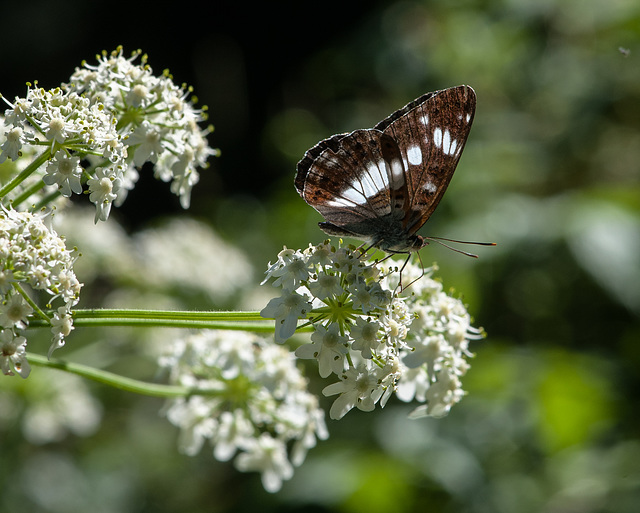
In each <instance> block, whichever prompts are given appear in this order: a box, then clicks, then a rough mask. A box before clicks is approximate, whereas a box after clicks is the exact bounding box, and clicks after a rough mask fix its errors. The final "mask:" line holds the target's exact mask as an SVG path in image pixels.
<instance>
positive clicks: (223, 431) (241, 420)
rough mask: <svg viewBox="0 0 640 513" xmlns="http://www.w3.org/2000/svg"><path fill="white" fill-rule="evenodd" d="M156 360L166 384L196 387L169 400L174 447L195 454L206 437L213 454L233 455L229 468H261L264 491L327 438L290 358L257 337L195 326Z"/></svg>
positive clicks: (313, 399)
mask: <svg viewBox="0 0 640 513" xmlns="http://www.w3.org/2000/svg"><path fill="white" fill-rule="evenodd" d="M159 363H160V365H161V366H162V367H165V368H167V369H169V371H170V381H171V382H172V383H174V384H177V385H182V386H186V387H189V388H191V389H194V390H201V391H202V394H201V395H198V394H197V392H196V393H193V394H190V395H188V396H187V397H179V398H176V399H172V400H170V401H169V403H168V404H167V407H166V415H167V418H168V419H169V421H170V422H171V423H172V424H174V425H176V426H178V427H179V428H180V430H181V433H180V442H179V444H180V449H181V450H182V451H183V452H185V453H186V454H189V455H194V454H196V453H197V452H198V451H199V450H200V448H201V447H202V445H203V443H204V442H205V440H207V439H208V440H209V442H210V443H211V445H212V446H213V455H214V457H215V458H216V459H218V460H219V461H228V460H230V459H231V458H233V457H234V456H236V454H237V456H236V457H235V460H234V463H235V466H236V467H237V468H238V469H239V470H241V471H245V472H247V471H258V472H261V474H262V482H263V485H264V487H265V489H266V490H268V491H270V492H276V491H278V490H279V489H280V487H281V486H282V482H283V481H284V480H287V479H290V478H291V476H292V475H293V467H294V466H299V465H301V464H302V462H303V461H304V459H305V457H306V453H307V450H308V449H310V448H312V447H314V446H315V444H316V439H325V438H327V437H328V433H327V429H326V426H325V423H324V413H323V411H322V410H321V409H320V408H319V407H318V400H317V398H316V397H315V396H314V395H312V394H310V393H309V392H308V391H307V380H306V379H305V378H304V377H303V376H302V375H301V373H300V371H299V370H298V369H297V367H296V365H295V358H293V356H292V355H291V354H290V353H289V352H288V351H286V350H285V349H284V348H282V347H279V346H274V345H273V344H268V343H267V342H266V341H265V340H264V339H261V338H260V337H258V336H256V335H253V334H250V333H245V332H235V331H226V332H222V331H206V332H199V333H196V334H193V335H191V336H189V337H187V338H186V339H183V340H178V341H174V342H172V345H171V352H170V354H167V355H165V356H163V357H161V358H160V360H159ZM288 446H290V453H288V452H287V447H288Z"/></svg>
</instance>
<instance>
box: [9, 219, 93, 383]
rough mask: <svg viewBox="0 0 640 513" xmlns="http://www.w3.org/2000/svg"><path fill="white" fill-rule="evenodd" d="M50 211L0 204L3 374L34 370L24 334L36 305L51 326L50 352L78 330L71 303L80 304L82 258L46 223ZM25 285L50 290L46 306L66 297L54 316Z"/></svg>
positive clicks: (39, 291)
mask: <svg viewBox="0 0 640 513" xmlns="http://www.w3.org/2000/svg"><path fill="white" fill-rule="evenodd" d="M45 217H46V215H34V214H30V213H28V212H18V211H15V210H8V209H4V208H2V209H0V328H1V330H2V331H0V347H1V348H2V351H1V352H0V366H1V368H2V372H3V374H6V375H12V374H13V373H14V371H15V372H16V373H18V374H19V375H20V376H22V377H23V378H26V377H27V376H28V375H29V372H30V367H29V363H28V362H27V360H26V354H25V347H26V343H27V340H26V338H25V337H23V336H22V335H20V333H21V332H22V330H24V329H25V328H26V327H27V325H28V324H29V321H28V317H29V316H30V315H31V314H33V313H34V309H36V310H37V313H38V315H40V316H41V317H44V318H45V319H46V321H47V322H48V324H49V325H50V326H51V332H52V334H53V340H52V343H51V347H50V349H49V355H51V353H52V352H53V351H54V350H55V349H57V348H59V347H62V346H63V345H64V342H65V337H66V336H67V335H69V333H70V332H71V330H72V329H73V322H72V319H71V308H72V307H73V306H74V305H76V304H77V302H78V298H79V293H80V288H81V286H82V285H81V284H80V282H78V279H77V278H76V275H75V274H74V272H73V264H74V262H75V260H76V258H77V255H76V253H75V251H69V250H67V248H66V246H65V243H64V240H63V239H61V238H60V237H59V236H58V235H57V234H56V233H55V232H54V231H53V230H52V229H50V228H49V227H47V225H46V224H45V222H44V221H45V220H46V219H45ZM23 285H28V286H29V287H30V289H31V290H32V291H33V292H34V295H35V294H36V293H37V294H42V293H44V294H46V295H48V296H49V297H48V298H47V305H48V306H50V305H51V304H52V303H53V302H54V301H56V300H61V301H62V302H63V305H62V306H59V307H57V308H56V309H55V310H54V311H53V315H52V316H51V317H49V316H47V315H46V314H45V313H44V312H42V311H41V310H39V309H38V307H37V305H36V303H35V302H34V301H33V300H32V299H31V297H30V296H29V295H28V293H27V291H26V290H25V289H24V288H23Z"/></svg>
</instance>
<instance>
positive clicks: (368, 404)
mask: <svg viewBox="0 0 640 513" xmlns="http://www.w3.org/2000/svg"><path fill="white" fill-rule="evenodd" d="M341 379H342V381H339V382H338V383H333V384H331V385H329V386H327V387H325V388H324V390H323V391H322V393H323V394H324V395H326V396H332V395H336V394H340V396H339V397H338V398H337V399H336V400H335V401H334V402H333V404H332V405H331V410H330V411H329V416H330V417H331V418H332V419H334V420H339V419H341V418H342V417H344V416H345V415H346V414H347V413H349V411H350V410H351V409H352V408H353V407H354V406H357V407H358V409H359V410H362V411H372V410H373V409H374V408H375V405H376V402H377V401H378V399H380V397H381V396H382V393H383V392H384V389H383V388H382V387H381V386H380V384H379V382H378V375H377V374H376V373H375V372H372V371H370V370H369V368H368V367H367V366H366V365H365V364H361V365H359V366H358V367H351V368H350V369H348V370H346V371H345V372H344V373H343V374H342V376H341Z"/></svg>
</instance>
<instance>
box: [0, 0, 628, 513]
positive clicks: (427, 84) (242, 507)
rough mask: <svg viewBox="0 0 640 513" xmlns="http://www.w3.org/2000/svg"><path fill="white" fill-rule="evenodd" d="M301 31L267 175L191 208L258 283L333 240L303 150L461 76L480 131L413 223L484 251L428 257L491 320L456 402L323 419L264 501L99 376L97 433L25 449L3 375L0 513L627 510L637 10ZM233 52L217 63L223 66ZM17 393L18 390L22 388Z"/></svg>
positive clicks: (427, 5) (492, 9) (492, 5)
mask: <svg viewBox="0 0 640 513" xmlns="http://www.w3.org/2000/svg"><path fill="white" fill-rule="evenodd" d="M314 8H315V9H321V8H322V6H321V5H320V4H318V5H315V6H314ZM274 9H281V10H282V16H285V17H286V16H287V11H286V10H285V9H284V8H283V7H279V6H276V7H274ZM220 15H222V14H220ZM335 15H336V16H339V15H340V13H339V10H336V12H335ZM308 37H309V38H315V41H314V43H315V46H314V47H315V48H316V49H315V50H314V51H313V53H312V54H311V55H310V56H309V58H307V59H305V60H304V61H301V62H298V63H296V65H295V66H291V67H290V68H288V69H287V70H286V71H285V73H284V76H281V77H278V83H279V87H278V88H277V90H276V93H274V97H273V98H272V99H271V100H272V104H271V110H270V119H269V121H268V122H267V123H266V124H265V125H264V127H263V129H262V130H261V132H260V133H259V134H258V136H257V141H256V142H257V144H255V145H252V146H254V147H249V148H248V147H246V144H245V145H244V147H243V151H245V152H253V153H257V154H258V159H259V160H260V162H261V166H260V168H259V169H244V170H242V171H243V172H245V173H246V174H245V175H243V176H245V177H246V179H247V180H248V179H250V180H252V181H253V182H257V183H258V184H259V185H260V189H261V194H250V193H247V192H246V191H243V190H242V189H240V188H238V189H227V190H226V191H225V193H224V194H219V193H216V192H215V191H214V192H213V196H214V197H213V199H212V198H211V197H210V196H204V195H202V196H196V197H195V198H194V205H193V211H194V213H195V215H198V216H200V217H201V218H205V217H208V218H209V220H210V221H211V223H212V225H213V226H214V227H215V228H216V229H217V230H218V231H219V232H220V233H222V234H223V235H224V236H225V237H226V238H227V239H228V240H229V241H231V242H232V243H234V244H236V245H238V246H239V247H241V248H243V249H244V250H245V251H246V253H247V256H248V257H249V259H251V260H252V262H253V264H254V266H255V267H256V269H257V270H258V273H259V272H260V271H261V269H264V268H265V266H266V263H267V261H269V260H274V259H275V255H276V253H277V252H278V251H279V249H280V248H281V247H282V246H283V245H287V246H289V247H304V246H306V245H307V244H308V243H309V242H310V241H311V242H314V243H317V242H319V241H321V240H323V239H324V238H325V235H324V234H323V233H322V232H320V230H319V229H318V228H317V225H316V223H317V221H319V220H320V216H319V215H318V214H317V213H316V212H315V211H313V209H311V208H310V207H308V206H307V205H305V204H304V202H303V201H302V200H301V199H300V198H299V197H298V195H297V194H296V193H295V190H294V188H293V174H294V169H295V163H296V162H297V160H299V159H300V158H301V157H302V155H303V154H304V152H305V150H307V149H308V148H310V147H311V146H312V145H313V144H315V143H316V142H317V141H319V140H321V139H323V138H326V137H329V136H330V135H332V134H333V133H338V132H347V131H351V130H354V129H357V128H364V127H370V126H373V125H374V124H375V123H376V122H378V121H379V120H381V119H383V118H384V117H385V116H387V115H388V114H390V113H391V112H393V111H394V110H396V109H398V108H400V107H401V106H402V105H404V104H405V103H407V102H408V101H410V100H412V99H413V98H415V97H417V96H419V95H420V94H422V93H424V92H427V91H430V90H436V89H442V88H446V87H450V86H454V85H458V84H462V83H465V84H469V85H471V86H473V87H474V89H475V90H476V93H477V95H478V110H477V114H476V118H475V123H474V127H473V129H472V131H471V135H470V138H469V141H468V143H467V146H466V149H465V152H464V154H463V156H462V159H461V162H460V165H459V167H458V171H457V172H456V175H455V177H454V179H453V181H452V184H451V186H450V187H449V190H448V191H447V194H446V195H445V197H444V199H443V201H442V203H441V205H440V207H439V208H438V210H437V212H436V213H435V214H434V215H433V217H432V219H431V220H430V221H429V222H428V223H427V225H426V226H425V227H424V228H423V230H422V232H423V233H424V234H427V235H436V236H442V237H453V238H458V239H467V240H486V241H495V242H497V243H498V246H497V247H496V248H486V249H482V248H481V250H480V253H481V256H480V259H479V260H478V261H475V260H472V259H467V258H465V257H463V256H461V255H459V254H456V253H452V252H449V251H447V250H446V249H445V248H441V247H428V248H426V249H425V250H423V252H422V259H423V261H424V262H425V263H429V262H431V261H437V262H438V265H439V266H440V269H441V271H440V275H441V276H442V278H443V281H444V283H445V285H446V286H447V287H449V286H451V287H455V289H456V290H457V291H459V293H460V294H461V295H462V296H463V297H464V299H465V301H466V302H467V303H468V304H469V309H470V311H471V312H472V313H473V315H474V316H475V318H476V324H479V325H482V326H484V327H485V329H486V330H487V332H488V334H489V336H488V338H487V339H486V340H484V341H481V342H478V343H476V344H475V345H473V346H472V350H473V351H474V352H475V353H476V358H475V359H474V360H472V362H471V365H472V367H471V370H470V371H469V374H468V375H467V376H466V379H465V387H466V389H467V390H468V392H469V394H468V397H466V398H465V399H464V400H463V401H462V403H461V404H460V405H458V406H456V407H455V408H454V409H453V411H452V412H451V414H450V415H449V416H448V417H447V418H444V419H439V420H436V419H426V420H425V419H422V420H419V421H408V420H407V419H406V418H405V417H406V413H407V412H408V411H409V408H407V407H406V406H405V405H401V404H399V403H398V404H396V403H391V404H389V405H387V407H386V408H385V409H384V410H382V411H376V412H375V413H373V414H371V413H370V414H364V413H361V412H351V413H350V414H349V415H348V416H347V417H346V418H345V419H343V420H341V421H340V422H330V423H329V429H330V431H331V438H330V440H329V441H327V442H324V443H321V444H320V445H319V447H317V448H316V449H315V450H313V451H311V453H310V455H309V458H308V460H307V462H306V463H305V464H304V465H303V466H302V467H301V468H300V469H298V470H297V472H296V475H295V476H294V478H293V480H292V481H291V482H289V483H287V484H285V487H284V489H283V491H282V492H281V493H279V494H278V495H276V496H268V495H267V494H266V493H265V492H264V491H262V489H261V487H260V484H259V478H258V477H257V476H244V475H239V474H237V473H236V472H235V471H234V470H232V468H231V467H230V466H228V465H224V464H219V463H216V462H215V461H214V460H213V459H212V457H211V456H210V454H209V453H208V450H203V452H202V454H201V455H200V456H198V457H196V458H187V457H185V456H181V455H179V454H177V452H176V450H175V433H174V432H173V431H172V429H171V427H170V426H168V425H166V423H165V422H164V421H162V420H160V419H158V418H157V413H156V412H157V409H158V408H159V406H160V404H159V403H158V402H157V401H152V400H146V399H145V400H143V399H139V398H131V397H123V395H122V394H119V393H114V392H113V391H109V392H105V391H100V390H95V393H96V394H98V396H99V397H100V399H101V401H102V402H103V403H104V404H105V407H104V408H105V411H108V412H110V413H109V414H108V415H107V416H105V418H104V419H103V425H102V427H101V428H100V430H99V431H98V433H97V434H95V435H93V437H91V438H86V439H83V438H73V437H68V438H65V439H62V440H59V441H57V442H51V443H49V444H46V445H44V446H39V447H32V446H28V445H26V443H25V442H23V441H21V436H22V435H21V434H20V425H19V421H18V418H19V411H17V410H16V411H15V412H14V413H13V414H11V415H9V414H7V413H6V412H7V411H9V410H7V408H9V409H11V408H13V407H15V408H17V409H18V410H19V409H20V408H21V406H16V405H15V404H14V402H13V401H15V399H9V398H7V397H5V398H4V399H2V397H3V396H2V390H1V389H0V400H3V401H4V403H3V404H2V406H0V408H2V409H4V410H5V413H4V414H2V415H0V417H1V419H0V420H2V422H1V423H0V439H1V442H0V444H1V445H0V447H1V449H0V451H1V453H2V462H1V463H2V465H1V466H0V480H1V481H2V482H3V483H5V486H4V487H3V488H4V492H3V494H0V495H1V498H0V510H3V511H10V510H12V509H13V510H15V505H16V504H18V503H20V504H23V507H25V506H24V504H25V503H26V504H28V505H29V507H27V508H26V509H28V510H31V511H47V512H48V511H51V512H58V511H65V512H74V511H85V510H86V507H87V505H88V504H91V506H92V508H93V509H95V510H96V511H97V512H112V511H119V512H129V511H131V512H151V511H153V512H171V511H190V512H200V511H202V512H204V511H207V512H216V511H263V512H265V511H303V510H304V511H317V512H321V511H340V512H347V513H359V512H367V513H378V512H388V511H393V512H396V513H404V512H418V511H437V512H442V513H446V512H456V513H459V512H469V513H485V512H486V513H503V512H504V513H510V512H516V511H517V512H518V513H527V512H540V511H545V512H576V513H577V512H580V513H598V512H603V513H604V512H608V513H634V512H636V511H638V510H639V508H640V402H639V399H638V397H639V393H640V372H639V371H640V322H639V317H640V64H639V63H640V3H638V2H637V0H612V1H606V2H605V1H601V0H569V1H560V0H542V1H533V0H455V1H450V2H436V1H435V0H424V1H411V0H404V1H395V2H381V3H378V4H373V5H372V7H371V8H369V9H365V10H363V12H362V14H361V16H360V17H359V18H358V20H357V22H354V23H353V24H352V26H351V27H350V29H349V30H347V31H343V32H342V33H341V34H340V35H339V36H336V37H335V38H329V39H323V38H322V34H320V33H310V34H308ZM320 42H321V43H322V44H319V43H320ZM136 44H137V45H138V46H140V45H142V42H138V43H136ZM266 44H268V43H266ZM289 44H290V45H291V46H292V47H296V46H297V45H305V44H306V42H305V41H304V40H300V39H292V40H291V41H290V42H289ZM199 56H200V58H201V59H203V61H202V63H203V65H205V61H204V58H203V57H202V55H201V54H199ZM88 57H89V56H87V58H88ZM232 57H233V56H230V58H229V60H228V62H227V66H228V68H224V67H221V68H220V69H218V73H219V74H220V75H222V76H225V73H228V75H226V76H232V73H233V72H234V70H236V69H237V67H238V62H236V61H234V60H233V59H232ZM151 58H152V63H153V61H154V60H155V61H161V56H153V55H151ZM72 65H74V64H72ZM197 65H198V61H196V66H197ZM221 66H222V65H221ZM234 66H235V67H234ZM267 79H268V78H265V80H267ZM235 92H237V91H229V94H230V95H231V96H233V94H234V93H235ZM198 93H199V95H200V96H202V95H203V93H202V92H198ZM212 122H213V123H215V124H216V126H217V131H218V132H220V133H223V132H224V130H225V126H224V123H222V124H221V122H220V121H218V120H216V118H215V113H212ZM218 132H216V133H215V134H214V139H215V135H217V133H218ZM222 155H223V156H222V158H221V159H220V160H219V161H218V162H216V163H215V164H214V169H215V172H216V173H219V174H220V175H221V176H222V177H224V176H235V177H236V179H237V173H238V169H237V166H238V163H237V162H238V159H239V158H240V157H241V154H240V153H234V151H233V150H232V151H230V152H228V153H227V152H226V150H225V147H224V146H222ZM234 159H235V162H236V164H234ZM234 166H236V167H234ZM274 170H277V171H274ZM225 173H226V174H225ZM183 304H184V303H183ZM187 304H188V303H187ZM245 306H246V305H242V304H238V305H237V307H238V308H242V307H245ZM203 307H204V308H206V307H208V305H204V306H203ZM211 307H215V305H211ZM104 336H107V335H106V334H105V335H104ZM136 336H137V335H135V334H130V337H132V339H135V337H136ZM107 353H108V355H107V356H108V358H107V362H109V361H110V358H114V357H115V356H116V355H115V354H113V353H114V351H113V350H110V351H107ZM129 363H130V365H131V369H133V368H137V369H139V368H140V367H137V365H138V364H140V360H139V359H138V357H135V356H132V360H131V361H130V362H129ZM140 365H143V368H144V364H140ZM147 370H148V372H150V373H152V372H153V371H152V370H151V369H147ZM34 379H35V377H34ZM47 379H51V380H53V379H56V375H54V374H53V373H52V374H51V375H50V377H48V378H47ZM14 381H15V380H14ZM7 386H8V385H6V384H5V382H3V384H2V387H3V388H4V387H7ZM11 386H14V385H13V384H12V385H11ZM15 386H16V389H15V390H14V391H13V392H14V393H15V394H17V396H18V397H22V398H26V396H28V395H29V394H30V392H29V386H33V385H32V378H30V379H29V382H27V383H24V384H16V385H15ZM315 386H316V387H317V389H318V390H320V388H321V386H322V384H321V383H316V384H315ZM12 397H13V396H12ZM16 404H17V403H16ZM16 473H17V475H16ZM10 483H13V485H11V484H10ZM15 483H19V484H18V485H16V484H15ZM34 490H37V491H34ZM63 492H65V493H63ZM69 496H72V497H74V500H70V499H69ZM65 497H66V499H65ZM25 501H26V502H25Z"/></svg>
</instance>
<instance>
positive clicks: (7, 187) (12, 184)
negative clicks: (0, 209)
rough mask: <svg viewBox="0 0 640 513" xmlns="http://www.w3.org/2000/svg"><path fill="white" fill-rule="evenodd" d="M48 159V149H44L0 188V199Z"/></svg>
mask: <svg viewBox="0 0 640 513" xmlns="http://www.w3.org/2000/svg"><path fill="white" fill-rule="evenodd" d="M48 159H49V150H48V149H46V150H45V151H43V152H42V153H41V154H40V155H38V156H37V157H36V158H35V160H34V161H33V162H31V164H29V165H28V166H27V167H25V168H24V169H23V170H22V172H21V173H20V174H19V175H18V176H16V177H15V178H14V179H13V180H11V181H10V182H9V183H8V184H7V185H5V186H4V187H3V188H2V189H0V199H2V198H4V197H5V196H6V195H7V194H8V193H9V192H11V191H12V190H13V189H15V188H16V187H17V186H18V185H20V184H21V183H22V182H24V181H25V180H26V179H27V178H29V176H30V175H31V174H32V173H34V172H35V171H36V170H37V169H38V168H39V167H40V166H41V165H42V164H44V163H45V162H46V161H47V160H48Z"/></svg>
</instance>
